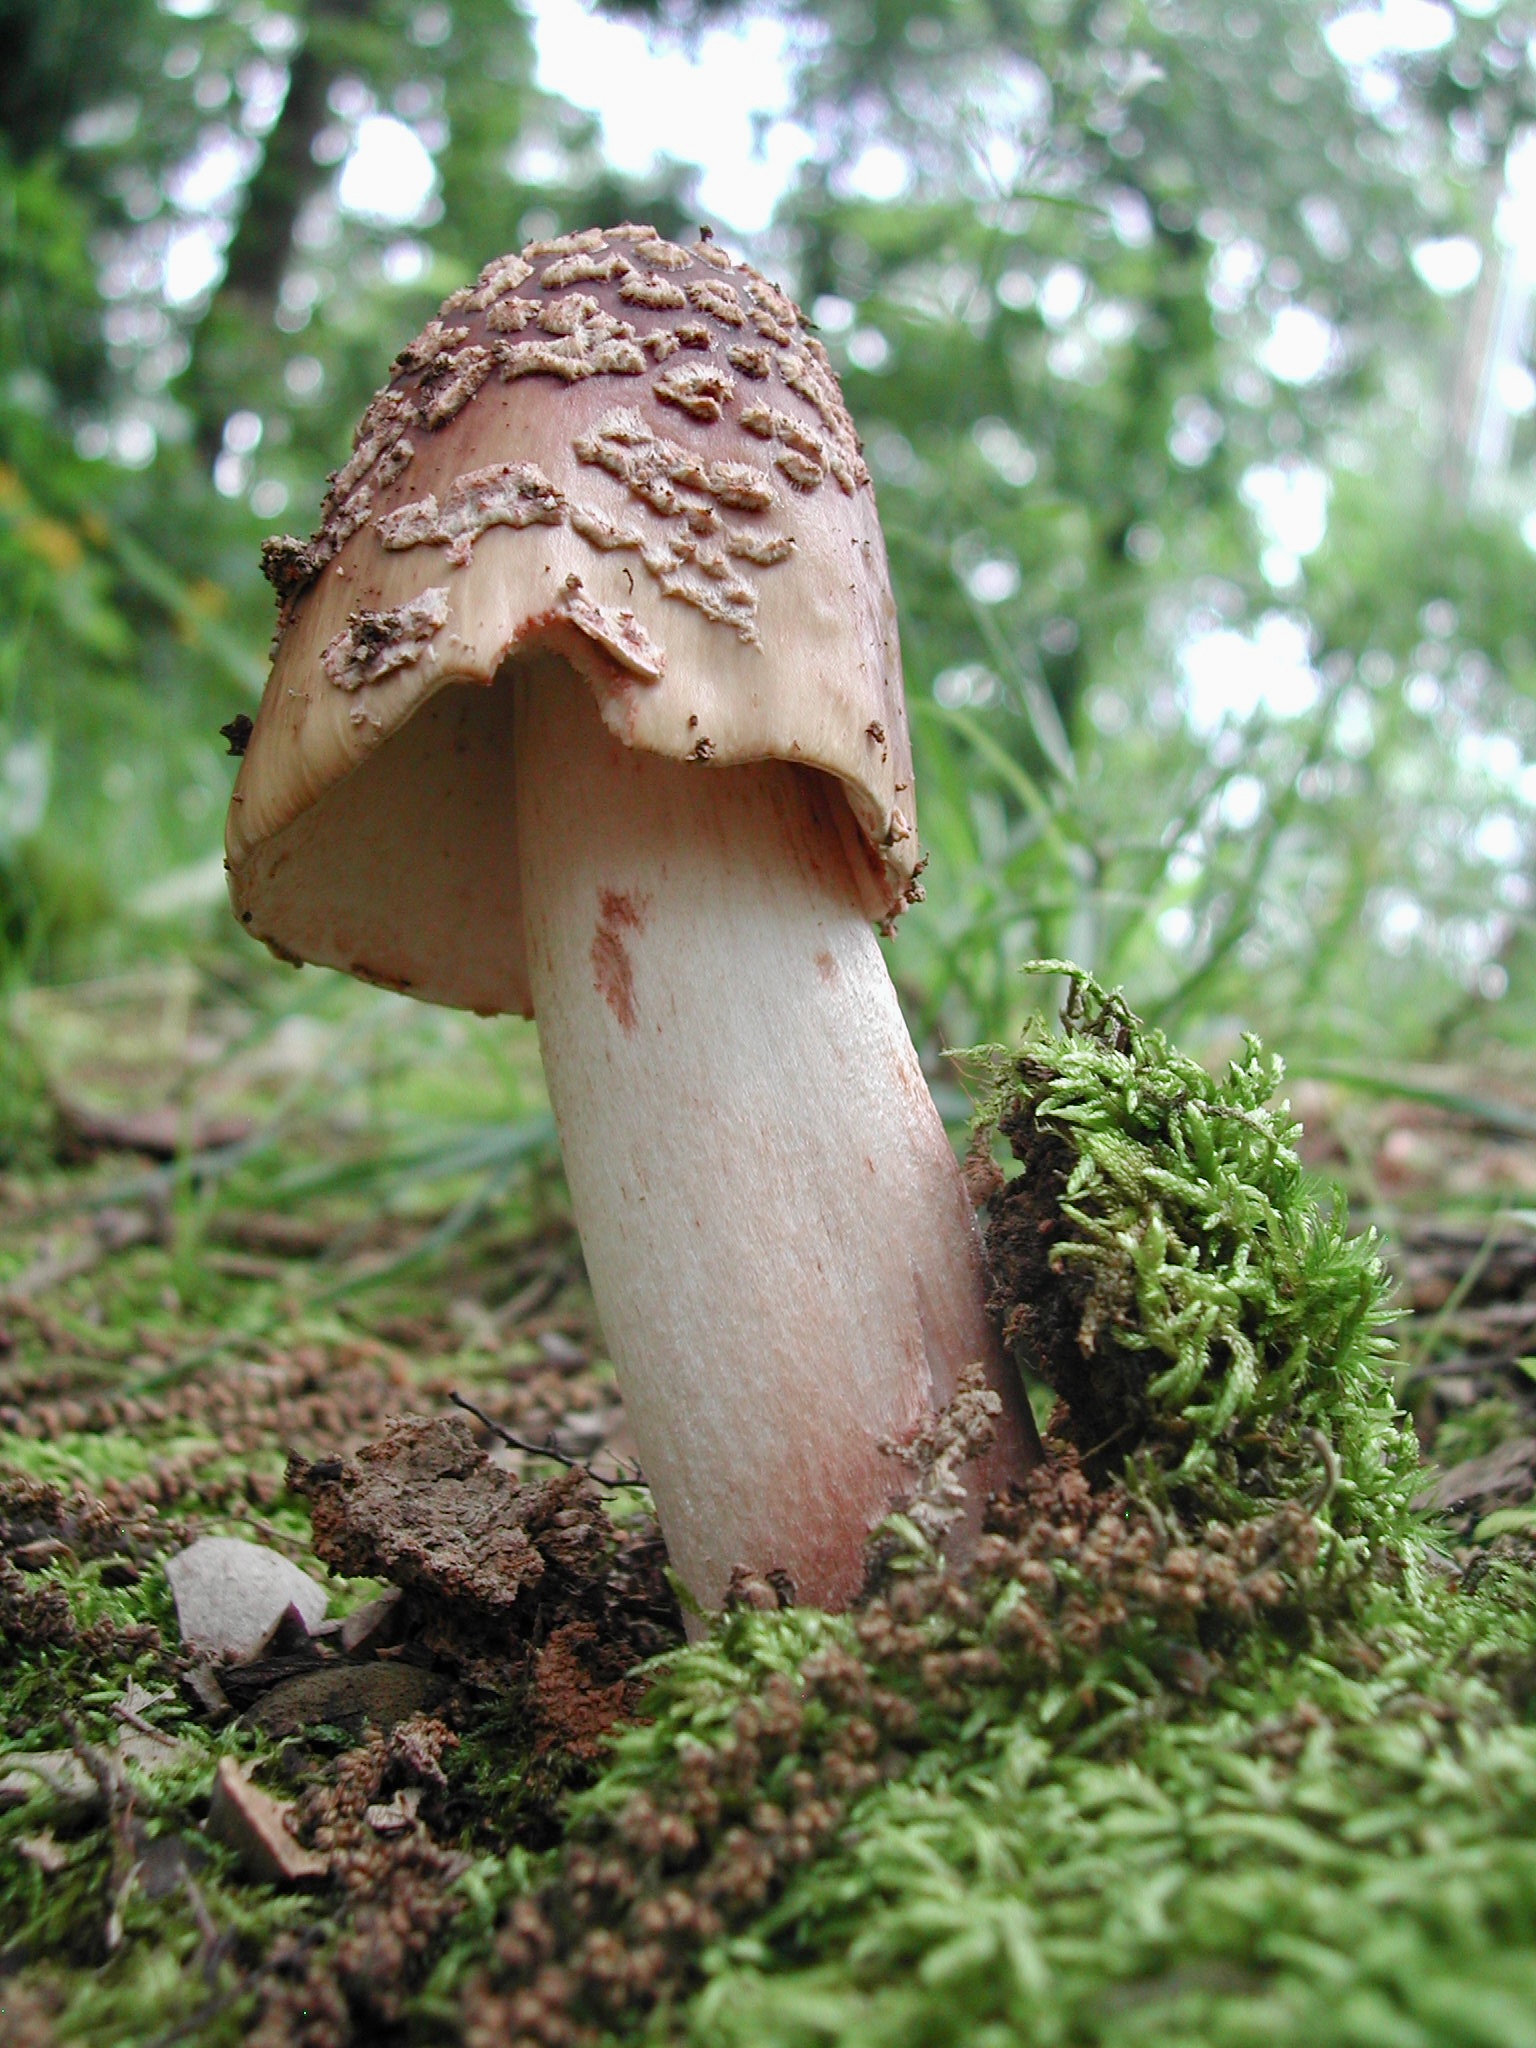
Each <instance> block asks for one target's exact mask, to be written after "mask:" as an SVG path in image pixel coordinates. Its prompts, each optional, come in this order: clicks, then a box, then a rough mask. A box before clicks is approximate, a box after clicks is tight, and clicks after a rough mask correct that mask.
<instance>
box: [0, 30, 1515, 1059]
mask: <svg viewBox="0 0 1536 2048" xmlns="http://www.w3.org/2000/svg"><path fill="white" fill-rule="evenodd" d="M612 12H613V13H615V14H618V13H620V12H627V13H628V14H629V15H630V16H631V18H633V19H637V20H639V21H640V22H641V23H643V24H644V25H645V26H646V27H647V28H649V29H650V30H651V31H653V32H654V34H656V35H657V36H659V37H662V38H665V39H669V40H670V41H672V42H674V43H681V44H682V46H683V47H685V48H686V47H689V46H690V45H692V44H696V43H697V41H698V39H699V38H700V37H701V36H704V35H706V34H707V33H708V32H709V31H710V30H712V29H713V28H717V27H719V26H720V25H722V24H724V25H725V26H727V27H735V26H738V25H740V24H741V23H743V22H748V23H750V21H751V20H752V19H754V17H753V15H752V13H751V10H750V9H748V10H743V9H741V8H739V7H734V6H725V5H718V4H716V0H693V4H691V5H690V4H688V0H666V4H664V5H660V6H656V7H650V6H641V5H637V6H633V7H630V8H629V9H627V10H622V9H619V8H615V9H613V10H612ZM756 18H757V19H759V20H761V17H760V16H759V17H756ZM771 18H772V20H773V21H774V22H776V23H777V24H779V25H780V27H782V28H784V29H787V31H788V48H789V51H790V53H791V59H792V62H791V89H792V93H793V105H792V108H791V110H790V114H791V117H792V118H791V121H790V124H789V126H788V127H787V128H786V129H785V131H784V132H785V133H789V134H791V135H792V136H793V137H796V138H798V140H797V141H796V142H795V147H794V155H795V158H796V160H797V161H796V167H795V168H794V169H793V171H792V174H791V175H790V176H789V177H788V178H787V180H786V182H785V185H784V189H783V193H782V197H781V199H780V202H779V205H778V208H777V212H776V213H775V215H774V218H773V220H772V221H771V223H770V224H769V225H767V226H766V227H764V228H762V229H761V230H760V231H758V232H756V233H754V234H752V235H749V236H747V237H742V236H740V235H738V234H734V233H733V232H732V229H733V223H731V222H730V221H722V222H719V223H718V225H719V226H720V228H721V230H722V232H724V233H725V234H727V235H728V236H729V237H730V239H731V240H733V242H735V244H736V245H737V246H738V247H745V249H746V251H747V253H749V254H751V255H753V256H754V257H755V258H756V259H757V260H759V261H760V262H761V263H763V265H764V266H765V267H766V268H767V269H769V271H770V272H775V273H777V274H779V275H781V276H782V277H783V278H784V279H785V281H786V282H787V283H788V284H789V286H790V287H791V289H793V290H794V291H795V292H796V293H797V295H798V296H799V297H800V298H801V299H802V301H803V303H805V304H806V306H807V307H808V308H810V309H811V310H812V312H813V314H814V317H815V319H816V320H817V322H818V324H819V326H820V329H821V331H822V334H823V337H824V338H825V340H826V342H827V344H828V346H829V348H830V349H831V350H832V352H833V355H834V358H835V359H836V361H837V364H838V367H839V369H840V371H841V373H842V375H843V377H844V379H845V383H846V388H847V391H848V396H849V400H850V403H851V405H852V408H853V411H854V414H855V417H856V418H857V420H858V422H859V425H860V428H861V431H862V433H863V435H864V438H865V442H866V445H867V451H868V454H869V459H870V463H871V466H872V468H873V470H874V472H875V476H876V480H877V486H878V489H879V494H880V502H881V507H882V514H883V518H884V521H885V524H886V527H887V531H888V534H889V538H890V544H891V553H892V563H893V569H894V573H895V577H896V581H897V589H898V595H899V599H900V603H901V612H902V632H903V643H904V650H905V657H906V664H907V672H908V689H909V701H910V704H911V708H912V716H913V722H914V727H915V733H916V739H917V744H918V754H919V783H918V794H919V803H920V822H921V826H922V831H923V836H924V839H925V841H926V842H927V844H928V846H929V847H930V849H931V854H932V860H931V865H930V868H929V871H928V878H927V879H928V883H929V902H928V904H927V906H926V907H925V908H924V909H922V910H921V911H919V912H917V913H915V914H914V915H912V916H911V917H909V918H908V919H907V921H906V923H905V925H904V927H903V929H902V932H901V934H900V936H899V937H898V939H897V941H896V942H895V946H894V950H893V965H894V967H895V969H896V972H897V974H898V977H899V979H900V980H901V983H902V986H903V989H904V991H905V993H906V995H907V997H908V999H909V1003H910V1007H911V1010H912V1014H913V1019H914V1023H915V1025H916V1027H917V1029H918V1031H919V1033H920V1035H921V1037H922V1039H923V1040H924V1042H926V1043H927V1044H928V1045H929V1046H936V1045H937V1044H940V1043H960V1042H968V1041H970V1040H973V1039H976V1038H978V1037H981V1036H990V1035H1001V1034H1005V1033H1007V1032H1008V1031H1009V1030H1010V1029H1011V1028H1012V1026H1013V1025H1014V1024H1015V1023H1016V1021H1017V1018H1018V1016H1019V1013H1020V1012H1021V1010H1022V1009H1023V1008H1024V1007H1025V1006H1026V1005H1028V1004H1030V1003H1032V1002H1035V1001H1038V1000H1039V999H1040V997H1039V991H1038V988H1037V987H1036V986H1034V985H1031V984H1028V983H1026V982H1024V981H1022V980H1021V979H1020V977H1019V976H1018V974H1017V972H1016V969H1017V967H1018V964H1019V963H1020V962H1021V961H1022V960H1024V959H1026V958H1027V957H1029V956H1030V955H1031V954H1036V953H1042V952H1044V953H1059V952H1066V953H1070V954H1072V955H1074V956H1075V957H1077V958H1079V959H1081V960H1083V961H1084V962H1085V963H1086V964H1088V965H1090V966H1092V967H1093V968H1094V969H1095V971H1096V972H1098V973H1099V974H1100V975H1101V976H1103V977H1105V978H1107V979H1110V980H1118V981H1124V982H1125V983H1126V984H1127V985H1128V987H1129V989H1130V991H1131V994H1132V996H1133V999H1134V1000H1135V1001H1136V1002H1137V1003H1138V1004H1139V1005H1141V1006H1142V1007H1144V1008H1145V1009H1147V1010H1148V1011H1149V1012H1150V1013H1151V1014H1153V1015H1155V1016H1156V1017H1158V1018H1159V1020H1161V1021H1164V1022H1167V1023H1168V1024H1170V1025H1172V1026H1174V1027H1176V1028H1177V1029H1178V1030H1179V1031H1180V1032H1181V1033H1182V1034H1184V1035H1186V1036H1189V1037H1192V1038H1193V1039H1194V1040H1195V1041H1196V1042H1203V1043H1207V1044H1212V1045H1215V1044H1218V1043H1221V1042H1223V1041H1225V1040H1226V1039H1228V1038H1230V1036H1231V1034H1232V1033H1233V1032H1234V1031H1235V1029H1237V1028H1238V1027H1239V1026H1244V1025H1248V1024H1253V1025H1257V1026H1259V1027H1260V1028H1262V1029H1263V1030H1265V1031H1266V1032H1267V1033H1268V1034H1269V1035H1270V1036H1272V1037H1273V1038H1274V1039H1275V1040H1276V1041H1277V1042H1278V1043H1279V1044H1280V1045H1281V1046H1282V1047H1284V1048H1286V1049H1287V1050H1288V1051H1290V1052H1291V1053H1292V1054H1294V1055H1298V1056H1300V1057H1302V1058H1304V1059H1308V1058H1309V1059H1312V1060H1313V1061H1314V1062H1322V1061H1324V1060H1326V1059H1328V1058H1330V1057H1332V1058H1333V1059H1335V1060H1343V1061H1345V1062H1348V1061H1350V1060H1354V1061H1359V1060H1361V1059H1362V1058H1365V1057H1368V1058H1369V1059H1371V1060H1377V1059H1380V1058H1396V1059H1399V1060H1412V1059H1419V1058H1427V1057H1433V1056H1439V1055H1443V1054H1445V1053H1447V1052H1452V1051H1455V1052H1459V1053H1468V1052H1473V1051H1477V1052H1482V1053H1486V1052H1488V1051H1489V1050H1491V1049H1492V1048H1493V1046H1494V1045H1495V1044H1496V1043H1497V1042H1499V1041H1502V1042H1505V1043H1507V1044H1510V1045H1518V1044H1519V1043H1520V1042H1521V1041H1522V1040H1523V1039H1524V1037H1525V1036H1526V1034H1528V1033H1529V1031H1530V1029H1531V1026H1532V1022H1533V1012H1536V981H1533V959H1532V946H1531V933H1532V907H1533V904H1536V880H1533V873H1532V869H1533V859H1532V848H1533V830H1532V826H1533V814H1536V765H1533V764H1536V620H1533V617H1532V603H1531V597H1530V592H1531V587H1532V581H1533V579H1532V575H1531V569H1532V551H1531V546H1530V545H1529V544H1528V543H1527V540H1526V539H1525V538H1523V537H1522V520H1523V519H1524V520H1527V521H1528V523H1527V525H1526V527H1525V529H1524V531H1525V533H1527V534H1528V535H1529V536H1530V539H1531V541H1533V542H1536V524H1531V523H1529V519H1530V516H1531V515H1532V514H1533V508H1536V493H1533V492H1532V491H1531V490H1530V487H1529V484H1528V481H1527V478H1528V471H1529V463H1530V456H1531V452H1532V427H1531V424H1530V422H1531V419H1532V416H1533V413H1536V380H1533V378H1532V375H1531V371H1530V368H1529V366H1528V364H1527V361H1526V348H1527V344H1528V342H1529V339H1530V336H1529V314H1530V298H1531V278H1532V275H1533V274H1536V151H1533V150H1532V149H1531V148H1530V147H1529V146H1528V143H1527V139H1526V136H1527V131H1526V126H1525V124H1526V123H1527V122H1528V121H1530V120H1531V118H1532V115H1533V99H1536V90H1533V88H1536V80H1533V76H1532V65H1531V60H1530V57H1529V55H1528V48H1529V41H1530V37H1531V34H1532V31H1533V28H1536V11H1533V10H1531V9H1529V8H1526V7H1523V6H1520V5H1502V6H1501V5H1498V4H1496V0H1460V4H1459V5H1457V6H1454V7H1453V6H1451V5H1450V4H1447V0H1382V4H1380V5H1377V4H1361V5H1358V6H1354V7H1350V8H1348V9H1340V8H1338V7H1332V6H1321V7H1313V6H1306V5H1299V4H1296V0H1226V4H1221V0H1100V4H1097V5H1085V4H1077V0H969V4H951V5H944V4H938V0H926V4H924V0H797V4H794V5H791V6H785V5H780V6H779V7H778V8H777V9H776V10H775V11H774V14H773V16H772V17H771ZM539 19H540V17H539V15H538V12H537V10H534V9H528V10H525V9H523V8H520V7H519V6H517V5H512V4H509V0H452V4H448V0H285V4H284V5H283V6H281V7H277V6H268V5H266V4H264V0H159V4H155V0H115V4H114V5H113V6H111V7H109V8H99V7H88V6H85V5H82V4H80V0H0V34H3V36H4V46H5V47H6V48H7V49H8V50H9V51H10V52H11V56H10V58H9V59H8V61H7V64H6V66H5V67H4V69H3V71H0V589H3V593H4V595H3V599H0V606H3V609H0V956H3V963H4V973H5V975H6V976H7V978H8V979H9V980H10V982H11V983H12V984H14V983H15V982H17V981H19V980H25V979H29V978H30V979H44V980H46V979H63V978H68V977H72V976H78V975H80V974H83V973H87V972H92V971H96V970H98V969H99V968H101V967H102V966H104V965H109V964H111V963H114V962H120V961H123V960H125V959H131V958H133V957H135V956H137V955H140V954H143V953H145V952H146V951H155V950H164V949H165V948H167V947H176V948H184V947H186V946H188V945H194V946H198V947H201V948H204V949H213V950H214V951H215V953H218V952H221V951H222V949H225V948H229V949H230V957H234V956H235V955H234V935H233V933H232V932H230V931H229V930H228V928H227V926H226V922H225V920H224V919H223V916H222V912H221V908H220V905H221V888H220V872H219V853H218V846H219V836H220V829H221V823H222V814H223V808H224V799H225V794H226V791H227V788H228V783H229V770H228V767H227V764H226V762H225V761H224V760H223V759H222V758H221V756H222V746H221V743H220V741H219V740H218V738H217V730H218V727H219V726H220V724H221V723H223V722H224V721H225V720H226V719H227V718H229V716H230V715H231V714H232V713H233V712H234V711H236V710H239V709H242V708H247V709H248V708H250V707H251V705H252V704H253V702H254V697H255V695H256V693H257V691H258V690H259V687H260V682H261V677H262V672H263V659H262V654H263V648H264V644H265V639H266V634H267V630H268V623H269V608H268V606H269V599H268V593H267V592H266V589H265V586H264V585H263V584H262V583H261V581H260V579H259V575H258V573H257V550H258V544H259V541H260V538H261V537H262V535H263V534H265V533H267V532H270V531H274V530H279V529H281V528H283V527H285V526H294V527H307V523H308V521H309V517H310V513H311V510H312V508H313V507H314V506H315V505H316V504H317V503H318V499H319V495H320V492H321V488H322V484H323V478H324V473H325V471H326V470H327V469H329V468H332V467H335V466H336V465H337V464H338V463H339V462H340V460H341V459H342V457H343V455H344V453H345V452H346V447H347V442H348V433H349V429H350V426H351V424H352V422H353V421H354V419H355V418H356V416H357V414H358V413H359V412H360V410H361V407H362V404H363V403H364V401H365V399H366V397H367V394H368V392H369V390H370V389H371V387H372V385H373V383H374V382H375V381H376V380H377V378H378V377H379V375H380V374H381V372H382V367H383V365H384V364H385V363H386V362H387V361H388V359H389V357H390V356H391V355H392V354H393V352H394V351H395V349H396V348H397V347H398V346H399V345H400V343H401V342H402V341H403V340H404V339H405V338H406V337H407V336H408V335H409V334H410V333H412V332H414V331H415V329H416V328H417V327H418V326H419V325H420V323H421V321H422V320H423V318H424V317H425V316H426V315H427V314H428V313H429V312H430V311H431V310H432V309H433V308H434V307H435V305H436V304H437V302H438V301H439V300H440V298H441V297H442V296H443V295H444V294H445V293H446V292H447V291H449V290H451V289H452V288H453V287H454V286H455V285H456V284H458V283H460V282H462V281H463V279H464V278H465V277H467V276H469V275H470V274H472V273H473V272H474V270H475V269H477V268H478V266H479V265H480V263H481V262H483V261H484V260H485V259H486V258H487V257H488V256H490V255H492V254H494V253H497V252H499V251H500V250H501V249H503V248H505V247H509V246H513V245H515V244H517V243H518V242H519V241H520V240H522V239H526V238H527V237H529V236H531V235H535V234H540V233H545V232H549V231H551V230H554V229H556V228H557V227H564V226H574V225H580V224H585V223H586V222H588V221H592V220H613V219H620V218H623V217H625V216H626V215H628V216H633V217H639V218H648V219H655V220H656V221H657V222H658V225H660V226H661V228H662V230H663V231H664V232H688V231H689V230H690V226H691V223H692V222H694V221H695V220H697V219H698V218H699V217H700V208H701V204H702V202H701V200H700V197H699V194H700V191H701V186H703V187H705V188H706V189H707V179H704V178H703V177H702V176H701V167H700V166H698V165H695V164H692V163H690V161H689V158H690V155H691V154H695V153H697V152H696V151H695V150H694V148H693V146H692V141H691V138H690V134H689V132H688V131H687V130H686V128H684V129H681V130H676V131H674V128H673V125H672V124H670V123H669V122H668V121H667V120H666V118H665V114H664V110H658V111H657V114H656V118H655V121H654V127H655V131H656V134H657V137H658V153H657V155H656V157H655V160H654V162H653V164H652V165H651V166H650V168H648V169H646V170H644V171H642V172H641V173H639V174H634V173H629V174H621V173H619V172H618V171H616V170H615V169H614V168H613V166H612V164H610V163H608V162H605V158H604V143H603V138H604V132H605V130H604V126H603V122H602V120H601V119H600V118H598V116H600V115H602V113H603V112H604V110H605V107H606V106H608V105H609V104H610V103H611V104H612V105H613V106H615V107H617V106H619V105H620V104H621V103H623V102H624V101H625V99H626V97H627V96H629V95H630V94H631V93H632V91H633V86H632V82H631V81H630V80H627V79H626V78H624V77H623V76H613V75H611V74H609V75H605V74H604V71H603V67H602V64H601V62H600V61H599V58H600V52H601V47H602V46H601V44H600V43H599V42H598V40H597V39H596V34H595V31H594V43H593V50H594V56H593V61H592V66H591V73H590V84H589V86H587V85H585V84H584V86H583V91H582V95H581V96H582V97H583V98H584V99H586V100H588V101H590V103H591V105H592V106H593V107H595V108H596V109H597V115H594V113H592V112H588V111H583V110H582V109H580V108H578V107H575V106H573V105H570V104H567V103H566V102H564V101H562V100H561V99H560V98H558V97H557V96H556V95H555V94H553V93H552V92H550V91H548V90H546V89H543V88H541V86H540V84H539V82H538V81H539V76H540V74H539V71H538V68H537V63H536V35H537V31H538V27H539ZM703 168H705V169H707V167H703ZM246 950H247V951H249V950H250V949H246ZM260 966H261V963H260V962H259V961H257V960H255V959H253V960H251V961H250V962H249V963H246V964H245V965H244V966H243V967H242V968H241V969H240V970H239V971H242V972H246V973H251V974H254V973H256V972H257V971H258V969H259V968H260ZM272 971H273V973H274V974H276V973H278V972H279V970H276V969H274V970H272Z"/></svg>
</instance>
